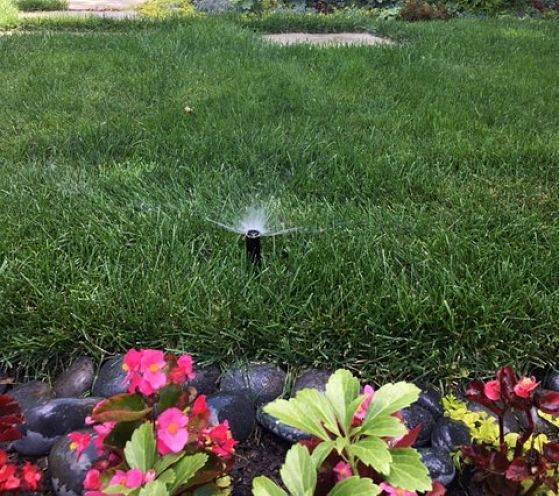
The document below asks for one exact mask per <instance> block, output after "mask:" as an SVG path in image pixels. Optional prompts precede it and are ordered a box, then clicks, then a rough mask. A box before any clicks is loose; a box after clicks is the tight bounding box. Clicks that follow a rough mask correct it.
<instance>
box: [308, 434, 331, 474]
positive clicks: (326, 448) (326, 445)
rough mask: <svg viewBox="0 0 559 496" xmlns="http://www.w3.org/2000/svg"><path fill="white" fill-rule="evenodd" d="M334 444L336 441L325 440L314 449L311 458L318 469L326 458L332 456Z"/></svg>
mask: <svg viewBox="0 0 559 496" xmlns="http://www.w3.org/2000/svg"><path fill="white" fill-rule="evenodd" d="M334 446H335V443H334V441H324V442H322V443H320V444H319V445H318V446H317V447H316V448H315V449H314V450H313V452H312V455H311V459H312V462H313V465H314V467H315V469H316V470H318V469H319V468H320V467H321V466H322V464H323V463H324V460H326V458H328V456H330V453H332V450H333V449H334Z"/></svg>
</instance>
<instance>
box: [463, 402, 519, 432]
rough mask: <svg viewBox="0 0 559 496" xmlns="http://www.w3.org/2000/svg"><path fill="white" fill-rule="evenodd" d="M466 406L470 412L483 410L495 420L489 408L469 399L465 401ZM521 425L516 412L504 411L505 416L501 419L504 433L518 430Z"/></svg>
mask: <svg viewBox="0 0 559 496" xmlns="http://www.w3.org/2000/svg"><path fill="white" fill-rule="evenodd" d="M467 407H468V410H470V411H472V412H485V413H487V414H488V415H489V416H490V417H493V418H494V419H495V421H496V420H497V416H496V415H495V414H494V413H492V412H491V411H490V410H488V409H487V408H485V407H483V406H481V405H479V404H477V403H473V402H471V401H469V402H468V403H467ZM521 426H522V420H521V419H520V418H519V416H518V412H514V411H512V410H508V411H507V412H506V413H505V417H504V419H503V427H504V431H505V434H508V433H509V432H519V431H520V429H521Z"/></svg>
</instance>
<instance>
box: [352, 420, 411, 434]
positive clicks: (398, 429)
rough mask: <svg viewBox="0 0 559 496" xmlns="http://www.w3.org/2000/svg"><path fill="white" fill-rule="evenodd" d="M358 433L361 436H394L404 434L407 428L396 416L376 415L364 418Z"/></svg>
mask: <svg viewBox="0 0 559 496" xmlns="http://www.w3.org/2000/svg"><path fill="white" fill-rule="evenodd" d="M357 431H358V432H359V434H361V435H363V436H377V437H395V438H399V437H402V436H404V435H405V434H406V433H407V432H408V430H407V429H406V426H405V425H404V424H403V423H402V421H401V420H400V419H397V418H396V417H392V416H390V415H388V416H378V417H373V418H371V419H369V420H366V421H365V423H364V424H363V425H362V426H361V428H360V429H357Z"/></svg>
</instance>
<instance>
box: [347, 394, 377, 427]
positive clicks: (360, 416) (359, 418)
mask: <svg viewBox="0 0 559 496" xmlns="http://www.w3.org/2000/svg"><path fill="white" fill-rule="evenodd" d="M363 394H364V395H365V399H364V400H363V402H362V403H361V405H360V406H359V408H358V409H357V412H356V413H355V415H354V416H353V420H352V422H351V425H353V427H357V426H359V425H361V424H362V423H363V420H365V417H366V416H367V411H368V410H369V407H370V406H371V402H372V401H373V397H374V395H375V390H374V389H373V388H372V387H371V386H365V387H364V388H363Z"/></svg>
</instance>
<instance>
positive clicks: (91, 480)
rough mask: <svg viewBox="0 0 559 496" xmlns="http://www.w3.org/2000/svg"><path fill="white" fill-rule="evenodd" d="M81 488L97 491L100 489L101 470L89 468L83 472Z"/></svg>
mask: <svg viewBox="0 0 559 496" xmlns="http://www.w3.org/2000/svg"><path fill="white" fill-rule="evenodd" d="M83 488H84V489H85V490H87V491H97V490H99V489H101V472H99V470H95V469H92V470H89V471H88V472H87V474H85V479H84V481H83Z"/></svg>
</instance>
